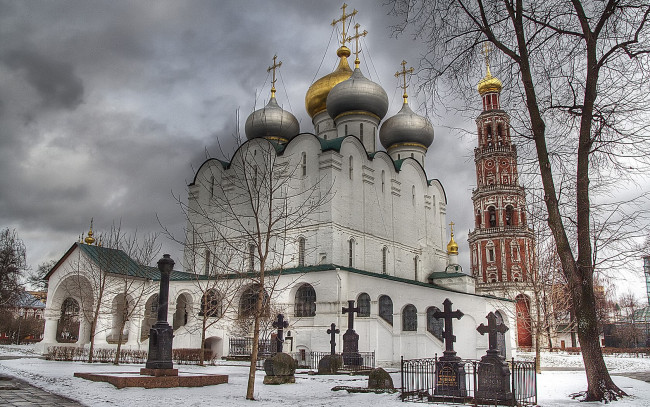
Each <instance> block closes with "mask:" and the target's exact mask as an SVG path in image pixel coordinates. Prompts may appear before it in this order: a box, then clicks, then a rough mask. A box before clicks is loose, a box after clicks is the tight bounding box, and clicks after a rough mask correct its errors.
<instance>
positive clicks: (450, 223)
mask: <svg viewBox="0 0 650 407" xmlns="http://www.w3.org/2000/svg"><path fill="white" fill-rule="evenodd" d="M454 225H455V223H454V222H449V227H450V228H451V235H452V236H453V235H454Z"/></svg>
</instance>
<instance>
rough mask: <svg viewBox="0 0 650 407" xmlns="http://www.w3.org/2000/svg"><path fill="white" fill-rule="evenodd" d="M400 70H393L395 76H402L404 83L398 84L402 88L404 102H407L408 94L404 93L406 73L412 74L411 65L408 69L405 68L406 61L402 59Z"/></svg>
mask: <svg viewBox="0 0 650 407" xmlns="http://www.w3.org/2000/svg"><path fill="white" fill-rule="evenodd" d="M401 65H402V70H401V71H397V72H395V77H396V78H399V77H400V76H403V77H404V85H402V86H400V87H401V88H402V89H403V90H404V95H403V98H404V103H407V99H408V97H409V96H408V95H407V94H406V75H407V74H413V67H410V68H409V69H406V61H404V60H402V64H401Z"/></svg>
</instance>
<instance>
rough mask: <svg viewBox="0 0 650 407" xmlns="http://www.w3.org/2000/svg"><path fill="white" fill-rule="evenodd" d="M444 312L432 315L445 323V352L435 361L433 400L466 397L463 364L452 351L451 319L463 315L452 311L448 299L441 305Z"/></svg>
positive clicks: (453, 338)
mask: <svg viewBox="0 0 650 407" xmlns="http://www.w3.org/2000/svg"><path fill="white" fill-rule="evenodd" d="M442 304H443V305H444V311H438V312H436V313H434V314H433V316H434V317H435V318H442V319H444V321H445V330H444V332H443V338H444V340H445V351H444V353H443V356H442V357H441V358H439V359H438V360H437V361H436V387H435V389H434V392H433V394H434V396H436V397H434V398H439V399H449V398H453V399H456V398H464V397H466V396H467V386H466V384H465V377H466V376H465V364H464V363H463V362H462V360H461V359H460V358H459V357H458V356H456V351H454V342H456V336H455V335H454V329H453V319H454V318H456V319H461V318H462V317H463V313H462V312H461V311H460V310H456V311H452V310H451V309H452V305H453V304H452V302H451V301H450V300H449V298H447V299H445V301H444V302H443V303H442Z"/></svg>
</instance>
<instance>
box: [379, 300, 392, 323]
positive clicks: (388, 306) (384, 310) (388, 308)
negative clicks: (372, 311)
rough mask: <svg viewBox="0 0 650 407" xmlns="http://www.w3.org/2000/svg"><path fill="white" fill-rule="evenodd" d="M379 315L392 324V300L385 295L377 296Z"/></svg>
mask: <svg viewBox="0 0 650 407" xmlns="http://www.w3.org/2000/svg"><path fill="white" fill-rule="evenodd" d="M379 317H380V318H381V319H383V320H384V321H386V322H388V323H389V324H390V325H393V300H391V299H390V297H389V296H387V295H382V296H381V297H379Z"/></svg>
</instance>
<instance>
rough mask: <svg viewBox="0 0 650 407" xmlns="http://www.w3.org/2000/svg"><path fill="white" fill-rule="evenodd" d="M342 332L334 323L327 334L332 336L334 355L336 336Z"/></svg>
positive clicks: (332, 351) (331, 348)
mask: <svg viewBox="0 0 650 407" xmlns="http://www.w3.org/2000/svg"><path fill="white" fill-rule="evenodd" d="M340 332H341V331H340V330H339V329H338V328H336V324H335V323H332V325H330V329H328V330H327V333H328V334H330V352H331V353H332V355H335V354H336V334H338V333H340Z"/></svg>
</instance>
